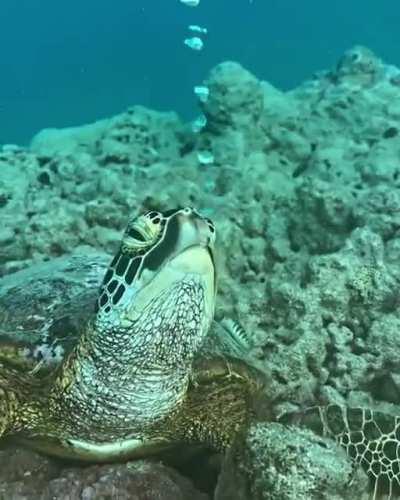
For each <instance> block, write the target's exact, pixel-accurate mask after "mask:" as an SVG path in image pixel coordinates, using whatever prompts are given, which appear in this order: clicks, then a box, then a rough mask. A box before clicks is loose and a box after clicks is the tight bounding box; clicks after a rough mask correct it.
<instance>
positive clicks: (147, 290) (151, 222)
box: [97, 207, 216, 320]
mask: <svg viewBox="0 0 400 500" xmlns="http://www.w3.org/2000/svg"><path fill="white" fill-rule="evenodd" d="M214 242H215V228H214V224H213V223H212V221H211V220H210V219H208V218H206V217H204V216H202V215H201V214H200V213H199V212H197V211H196V210H195V209H193V208H190V207H186V208H177V209H173V210H168V211H166V212H160V211H150V212H146V213H144V214H141V215H139V216H138V217H134V218H132V219H130V220H129V222H128V225H127V228H126V230H125V233H124V235H123V237H122V242H121V246H120V248H119V250H118V252H117V254H116V255H115V257H114V259H113V260H112V262H111V264H110V266H109V268H108V270H107V272H106V274H105V277H104V280H103V283H102V286H101V288H100V293H99V297H98V301H97V310H98V315H101V316H102V317H109V318H110V320H111V317H112V316H113V315H114V316H115V314H117V315H118V316H120V314H121V313H122V312H123V311H125V312H126V311H128V310H129V309H131V307H132V306H135V307H136V306H138V302H139V303H141V304H143V306H144V305H145V303H147V302H148V301H150V300H151V299H152V297H153V296H154V295H156V294H157V292H159V291H161V289H163V288H164V289H165V288H167V287H168V285H169V284H171V283H172V282H174V281H178V280H179V279H180V278H181V277H182V276H183V275H189V274H197V275H202V276H203V277H204V280H203V281H204V283H206V288H207V290H206V293H207V295H208V296H209V297H210V300H211V302H213V301H214V296H215V281H216V280H215V267H214V257H213V250H214ZM211 297H212V299H211ZM139 299H140V300H139ZM212 305H213V304H212Z"/></svg>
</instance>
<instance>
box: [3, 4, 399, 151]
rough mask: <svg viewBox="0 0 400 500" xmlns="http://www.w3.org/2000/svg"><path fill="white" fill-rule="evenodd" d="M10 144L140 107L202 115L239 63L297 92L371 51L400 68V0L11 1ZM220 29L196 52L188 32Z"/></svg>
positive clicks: (7, 43)
mask: <svg viewBox="0 0 400 500" xmlns="http://www.w3.org/2000/svg"><path fill="white" fill-rule="evenodd" d="M0 16H1V17H0V20H1V29H0V55H1V59H0V65H1V66H0V67H1V72H0V143H9V142H13V143H26V142H27V141H29V139H30V137H31V136H32V135H33V134H34V133H35V132H36V131H38V130H39V129H41V128H44V127H54V126H56V127H62V126H72V125H80V124H83V123H87V122H91V121H94V120H96V119H98V118H101V117H105V116H109V115H112V114H115V113H118V112H120V111H122V110H124V109H125V108H126V107H127V106H130V105H132V104H143V105H145V106H148V107H151V108H155V109H160V110H169V109H174V110H176V111H178V112H179V113H180V114H181V115H182V116H183V117H185V118H189V117H192V116H194V115H195V114H196V105H195V99H194V98H193V93H192V88H193V86H194V85H195V84H198V83H199V82H201V80H202V78H203V77H205V76H206V75H207V72H208V71H209V69H210V68H212V66H214V65H215V64H217V63H218V62H221V61H224V60H227V59H232V60H236V61H239V62H241V63H242V64H243V65H244V66H246V67H247V68H248V69H250V70H251V71H253V72H254V73H255V74H256V75H257V76H258V77H259V78H262V79H267V80H269V81H270V82H272V83H273V84H274V85H276V86H278V87H280V88H283V89H287V88H291V87H293V86H295V85H296V84H298V83H300V82H301V81H302V80H304V79H305V78H307V77H309V76H310V75H311V74H312V73H313V72H314V71H316V70H318V69H322V68H327V67H330V66H332V65H333V64H334V63H335V61H336V60H337V58H338V57H340V55H341V54H342V52H343V51H344V50H345V49H347V48H349V47H350V46H352V45H354V44H356V43H360V44H363V45H367V46H368V47H370V48H371V49H373V50H374V51H376V52H377V53H378V54H379V55H380V56H381V57H383V58H384V59H385V60H387V61H388V62H391V63H393V64H397V65H400V35H399V28H398V27H399V22H400V4H399V3H398V1H397V0H396V1H395V0H382V1H381V2H377V1H376V0H363V1H362V0H351V1H349V0H334V1H332V2H327V1H321V0H303V2H300V1H298V0H286V1H285V0H253V2H252V3H249V0H201V3H200V6H199V7H197V8H189V7H186V6H185V5H183V4H181V3H180V2H179V1H178V0H141V1H140V0H118V1H114V2H111V1H110V0H96V1H95V0H69V1H68V2H62V1H61V0H60V1H54V0H39V1H33V0H2V2H1V14H0ZM192 23H195V24H201V25H204V26H206V27H207V28H208V29H209V36H208V38H207V40H206V45H205V48H204V49H203V51H202V52H200V53H197V52H194V51H191V50H190V49H188V48H187V47H185V46H184V45H183V43H182V40H183V39H184V38H185V36H186V33H187V31H186V26H187V25H188V24H192Z"/></svg>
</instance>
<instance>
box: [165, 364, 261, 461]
mask: <svg viewBox="0 0 400 500" xmlns="http://www.w3.org/2000/svg"><path fill="white" fill-rule="evenodd" d="M264 385H265V380H264V375H263V374H261V373H259V372H258V370H256V369H253V368H252V367H250V366H249V365H247V364H246V363H245V362H243V361H241V360H239V359H235V358H229V359H227V358H226V357H225V356H224V357H215V358H212V359H205V358H203V359H201V360H198V361H197V362H196V363H195V365H194V371H193V374H192V377H191V383H190V386H189V389H188V392H187V395H186V398H185V400H184V401H183V403H182V405H181V406H180V408H179V410H178V411H177V412H175V413H174V414H173V415H171V416H170V417H169V418H168V421H166V422H164V423H163V425H161V426H160V428H163V429H167V431H166V432H168V434H170V436H171V440H172V441H174V442H185V443H188V444H192V445H204V446H208V447H210V448H212V449H214V450H216V451H219V452H224V451H225V450H226V449H227V448H228V447H229V446H230V445H231V444H232V442H233V440H234V439H235V437H236V435H237V434H238V432H240V430H241V429H243V428H244V427H245V426H246V425H247V423H248V422H249V420H250V419H251V418H252V417H253V416H254V411H253V404H252V401H253V399H255V398H256V397H257V395H258V394H259V393H260V392H261V391H262V390H263V388H264Z"/></svg>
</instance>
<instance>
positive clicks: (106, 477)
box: [0, 449, 207, 500]
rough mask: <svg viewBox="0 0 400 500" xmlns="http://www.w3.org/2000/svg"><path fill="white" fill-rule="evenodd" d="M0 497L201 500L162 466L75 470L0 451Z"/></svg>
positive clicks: (28, 499) (131, 464)
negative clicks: (189, 499)
mask: <svg viewBox="0 0 400 500" xmlns="http://www.w3.org/2000/svg"><path fill="white" fill-rule="evenodd" d="M0 497H1V498H4V499H7V500H19V499H24V500H38V499H40V500H53V499H55V498H56V499H57V500H95V499H106V498H110V499H111V498H112V499H114V498H118V499H120V500H128V499H135V500H149V499H154V500H155V499H163V500H187V499H188V498H191V499H192V500H207V495H205V494H204V493H200V492H199V491H197V490H196V489H195V488H194V487H193V486H192V484H191V483H190V481H189V480H187V479H186V478H184V477H182V476H180V475H179V474H178V473H177V472H176V471H175V470H173V469H171V468H169V467H165V466H164V465H162V464H158V463H151V462H144V461H141V460H139V461H136V462H128V463H126V464H113V465H100V466H98V465H95V466H88V467H77V466H74V465H61V464H59V463H56V462H54V460H50V459H47V458H45V457H42V456H40V455H38V454H36V453H33V452H30V451H27V450H13V449H11V450H5V451H1V450H0Z"/></svg>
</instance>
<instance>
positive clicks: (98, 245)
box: [0, 47, 400, 499]
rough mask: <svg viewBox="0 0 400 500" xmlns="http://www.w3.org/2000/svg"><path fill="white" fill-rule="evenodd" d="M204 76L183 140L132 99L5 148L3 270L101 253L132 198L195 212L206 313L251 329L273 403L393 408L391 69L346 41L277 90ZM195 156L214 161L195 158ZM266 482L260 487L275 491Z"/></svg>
mask: <svg viewBox="0 0 400 500" xmlns="http://www.w3.org/2000/svg"><path fill="white" fill-rule="evenodd" d="M205 84H206V85H207V87H208V88H209V90H210V94H209V98H208V99H207V101H206V102H204V103H201V107H202V111H203V113H204V114H205V115H206V117H207V125H206V127H205V128H204V129H202V130H201V131H200V132H199V133H197V134H195V133H193V131H192V130H191V129H190V127H189V126H188V125H186V124H184V123H181V122H180V120H179V119H178V118H177V116H176V115H175V114H174V113H167V114H165V113H157V112H154V111H150V110H146V109H144V108H142V107H134V108H132V109H131V110H128V111H127V112H125V113H122V114H121V115H118V116H117V117H114V118H111V119H109V120H102V121H101V122H98V123H96V124H93V125H86V126H84V127H78V128H74V129H66V130H59V131H57V130H52V131H42V132H40V133H39V134H38V135H37V136H36V137H35V138H34V139H33V141H32V146H31V148H28V149H23V148H18V147H10V146H4V147H3V148H2V150H1V151H0V218H1V221H2V225H1V228H0V275H7V274H10V273H12V272H14V271H17V270H19V269H23V268H26V267H28V266H29V265H30V263H32V262H33V261H37V260H45V259H49V258H53V257H58V256H62V255H64V254H68V253H70V252H72V251H73V250H75V249H79V248H85V247H86V248H87V246H90V247H92V248H95V249H96V250H102V251H104V252H107V253H111V252H113V251H114V249H115V246H116V244H117V241H118V239H119V234H120V231H121V229H122V227H123V226H124V224H125V222H126V220H127V217H128V214H129V213H130V212H131V210H132V207H134V210H137V212H140V211H142V210H147V209H166V208H169V207H171V206H175V205H193V206H196V207H198V208H199V209H201V210H202V212H203V213H207V214H209V215H210V217H212V219H213V220H214V221H215V223H216V226H217V230H218V248H219V252H218V262H219V283H220V285H219V287H220V290H219V297H218V301H217V311H216V318H217V320H219V319H221V318H222V317H228V318H232V319H235V320H239V321H240V323H241V324H242V325H243V326H244V328H245V329H246V331H247V332H248V334H249V335H250V336H251V337H252V339H253V340H254V344H255V347H254V355H255V356H257V358H258V360H259V362H260V363H261V364H262V365H263V366H264V367H265V368H266V370H267V371H268V372H269V373H270V377H271V379H270V383H269V391H270V394H269V396H270V398H271V399H272V400H274V401H275V402H276V412H279V411H283V410H287V409H294V410H295V409H297V408H299V407H300V408H301V407H304V406H306V405H310V404H313V403H315V402H319V403H329V402H335V403H340V404H348V405H352V406H357V405H361V406H364V407H369V408H376V409H380V410H381V411H388V412H390V413H392V414H393V413H394V414H397V415H400V398H399V396H400V359H399V355H398V353H399V352H400V338H399V336H398V330H399V319H398V307H399V304H400V294H399V283H400V271H399V269H400V268H399V261H400V233H399V228H400V195H399V187H400V165H399V160H398V159H399V157H400V126H399V123H400V70H399V69H397V68H395V67H393V66H391V65H387V64H385V63H384V62H382V61H381V60H380V59H379V58H378V57H376V56H375V55H374V54H373V53H371V51H369V50H368V49H366V48H363V47H355V48H353V49H351V50H350V51H348V52H347V53H346V54H345V55H344V56H343V58H342V59H341V60H340V61H339V63H338V65H337V67H336V68H333V69H332V70H329V71H325V72H321V73H319V74H317V75H315V76H314V77H313V78H312V79H311V80H310V81H307V82H305V83H304V84H302V85H300V86H299V87H298V88H296V89H294V90H292V91H290V92H281V91H279V90H278V89H275V88H274V87H272V86H271V85H270V84H268V83H267V82H261V81H259V80H258V79H257V78H256V77H255V76H254V75H251V74H250V73H249V72H248V71H247V70H245V69H244V68H242V67H241V66H240V65H239V64H236V63H231V62H228V63H223V64H221V65H219V66H217V67H216V68H215V69H214V70H213V71H211V73H210V76H209V78H208V79H206V81H205ZM199 151H200V152H204V151H208V152H210V154H212V156H213V158H214V161H213V162H212V163H210V164H209V165H205V164H204V165H199V161H198V153H199ZM0 330H1V326H0ZM274 429H276V428H274V427H268V426H266V427H265V429H264V431H262V432H261V430H260V432H259V434H258V435H259V436H260V437H259V438H257V439H259V440H260V443H261V442H263V440H265V446H266V445H267V444H268V446H270V445H271V442H272V440H273V436H272V433H273V431H274ZM282 432H285V433H287V434H285V435H287V439H291V440H293V441H296V439H298V442H299V443H300V442H303V441H304V443H306V442H307V443H311V444H309V446H310V453H311V454H313V453H314V452H315V456H314V455H313V456H311V455H309V458H310V460H311V462H310V463H311V464H314V465H312V467H314V468H315V467H318V465H316V464H318V463H319V462H318V460H319V458H318V457H319V454H320V453H322V455H321V456H325V457H328V456H329V457H331V458H332V463H337V464H338V465H337V466H338V467H342V468H343V470H344V471H347V470H348V469H347V466H348V464H347V463H346V459H345V458H344V457H343V456H342V454H340V453H339V451H338V452H337V453H338V455H337V456H336V455H335V456H334V454H335V453H336V451H335V450H337V449H336V448H335V447H334V446H333V445H332V446H330V445H327V448H326V449H322V448H323V447H322V446H320V444H318V443H319V442H317V441H313V439H314V438H313V437H312V436H310V435H309V434H304V433H300V432H299V433H298V434H296V431H294V430H293V429H291V430H290V431H289V430H284V431H282ZM249 439H250V438H249ZM296 442H297V441H296ZM278 444H279V443H276V445H275V444H274V445H273V446H274V447H273V449H274V454H272V455H271V460H273V457H275V456H277V455H279V454H282V456H283V461H282V464H283V465H282V467H283V468H284V467H286V465H285V464H289V463H290V461H286V462H285V460H286V458H287V454H288V453H289V449H288V448H287V447H285V443H284V442H282V443H280V444H281V445H282V446H281V448H279V446H278ZM286 444H287V443H286ZM271 446H272V445H271ZM299 446H300V445H299ZM304 446H305V444H304ZM261 448H262V446H261V445H260V449H261ZM254 449H258V448H254ZM257 453H258V452H257ZM260 453H261V452H260ZM276 454H277V455H276ZM260 457H261V458H260V460H261V461H262V460H266V459H267V458H266V457H263V456H262V455H260ZM285 457H286V458H285ZM303 459H304V456H303V458H301V457H299V458H298V460H299V462H298V467H299V468H300V469H301V470H302V471H303V472H304V471H305V470H306V469H304V467H305V466H304V464H305V462H304V461H303ZM321 460H322V459H321ZM335 460H337V462H335ZM260 463H265V466H266V467H270V466H271V463H272V462H260ZM296 463H297V462H296ZM346 464H347V465H346ZM287 466H288V465H287ZM302 467H303V469H302ZM256 470H258V469H256ZM313 470H315V469H313ZM324 470H325V469H323V468H322V469H321V471H324ZM303 472H302V474H303ZM278 473H279V474H282V476H283V477H284V478H286V479H282V481H284V482H286V484H289V483H288V482H287V481H289V480H290V478H289V473H290V471H286V472H285V471H278V472H277V474H278ZM323 473H325V472H323ZM304 474H306V473H305V472H304ZM321 474H322V472H321ZM346 474H347V472H346ZM319 477H322V476H319ZM331 479H332V478H331ZM307 480H308V479H307ZM321 480H322V479H321ZM221 481H222V479H221ZM335 481H336V479H334V478H333V479H332V482H331V483H329V482H328V484H330V485H331V486H330V487H331V488H334V487H335V485H337V487H338V491H342V490H340V488H342V486H340V485H342V483H340V484H339V483H335ZM221 484H222V482H220V486H219V495H220V498H221V499H222V498H224V496H223V495H224V492H223V491H222V489H221V488H222V486H221ZM225 484H226V483H225ZM360 484H361V483H360ZM274 487H276V488H278V485H275V486H273V485H271V488H272V490H271V492H272V493H271V495H272V496H270V497H265V498H271V499H272V498H276V499H278V498H284V497H279V495H278V493H277V492H278V491H281V490H277V489H273V488H274ZM304 491H307V490H304ZM327 491H329V490H327ZM332 491H333V490H332ZM360 491H361V490H360ZM279 494H282V493H279ZM304 494H306V493H304ZM347 494H348V492H346V491H343V494H342V493H338V496H337V498H338V499H339V498H349V497H348V496H346V495H347ZM274 495H275V496H274ZM277 495H278V496H277ZM340 495H342V496H340ZM225 498H226V497H225ZM260 498H261V497H260ZM287 498H290V497H287ZM310 498H312V497H310ZM332 498H333V497H332ZM353 498H355V497H353Z"/></svg>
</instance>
